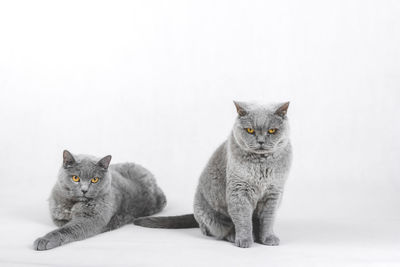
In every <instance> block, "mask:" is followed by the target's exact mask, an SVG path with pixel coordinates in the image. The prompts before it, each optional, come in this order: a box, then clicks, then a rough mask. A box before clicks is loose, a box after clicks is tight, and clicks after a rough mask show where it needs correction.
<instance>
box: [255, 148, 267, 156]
mask: <svg viewBox="0 0 400 267" xmlns="http://www.w3.org/2000/svg"><path fill="white" fill-rule="evenodd" d="M252 152H253V153H256V154H260V155H264V154H271V153H272V151H271V150H265V149H255V150H252Z"/></svg>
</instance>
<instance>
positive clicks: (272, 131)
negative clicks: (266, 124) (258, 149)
mask: <svg viewBox="0 0 400 267" xmlns="http://www.w3.org/2000/svg"><path fill="white" fill-rule="evenodd" d="M268 132H269V133H270V134H274V133H275V132H276V129H269V130H268Z"/></svg>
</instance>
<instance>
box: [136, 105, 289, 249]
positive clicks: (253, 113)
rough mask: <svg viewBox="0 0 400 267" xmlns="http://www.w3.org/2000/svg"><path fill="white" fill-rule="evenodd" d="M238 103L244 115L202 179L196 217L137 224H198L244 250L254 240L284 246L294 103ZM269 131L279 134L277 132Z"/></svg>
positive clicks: (168, 225) (149, 219) (138, 222)
mask: <svg viewBox="0 0 400 267" xmlns="http://www.w3.org/2000/svg"><path fill="white" fill-rule="evenodd" d="M235 105H236V108H237V112H238V117H237V118H236V120H235V124H234V126H233V130H232V132H231V134H230V136H229V138H228V140H227V141H225V142H224V143H223V144H222V145H221V146H220V147H219V148H218V149H217V150H216V151H215V152H214V154H213V155H212V157H211V159H210V160H209V162H208V164H207V166H206V168H205V169H204V171H203V173H202V174H201V176H200V181H199V185H198V187H197V191H196V195H195V200H194V216H191V215H184V216H174V217H154V218H151V217H150V218H140V219H137V220H135V222H134V223H135V224H137V225H142V226H145V227H155V228H161V227H163V228H178V227H173V226H174V225H177V224H178V223H179V226H180V227H179V228H185V227H186V228H188V227H195V226H196V225H197V224H198V225H199V227H200V229H201V231H202V233H203V234H205V235H208V236H214V237H216V238H218V239H225V240H228V241H231V242H233V243H235V245H236V246H238V247H242V248H247V247H250V246H251V245H252V244H253V242H254V240H255V241H257V242H259V243H261V244H264V245H270V246H276V245H278V244H279V238H278V237H277V236H276V235H275V234H274V230H273V225H274V220H275V217H276V211H277V208H278V205H279V203H280V201H281V198H282V193H283V189H284V184H285V181H286V179H287V177H288V173H289V168H290V164H291V160H292V148H291V144H290V141H289V123H288V118H287V116H286V113H287V109H288V106H289V102H287V103H281V104H269V105H259V104H254V103H244V102H235ZM247 128H250V129H254V133H249V132H248V131H247ZM269 129H276V132H275V133H273V134H271V133H269V132H268V130H269ZM194 220H196V221H194ZM196 222H197V223H196Z"/></svg>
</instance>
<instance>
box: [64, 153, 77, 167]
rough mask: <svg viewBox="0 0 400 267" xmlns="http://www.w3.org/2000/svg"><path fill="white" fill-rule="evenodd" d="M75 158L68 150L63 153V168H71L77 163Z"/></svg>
mask: <svg viewBox="0 0 400 267" xmlns="http://www.w3.org/2000/svg"><path fill="white" fill-rule="evenodd" d="M75 162H76V161H75V159H74V156H72V154H71V152H69V151H68V150H64V151H63V166H64V168H69V167H71V166H72V165H73V164H74V163H75Z"/></svg>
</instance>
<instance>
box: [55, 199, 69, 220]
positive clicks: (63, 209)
mask: <svg viewBox="0 0 400 267" xmlns="http://www.w3.org/2000/svg"><path fill="white" fill-rule="evenodd" d="M73 206H74V203H73V202H71V201H60V200H55V199H52V200H50V210H51V214H52V216H53V218H55V219H57V220H66V221H70V220H71V219H72V209H73Z"/></svg>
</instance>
